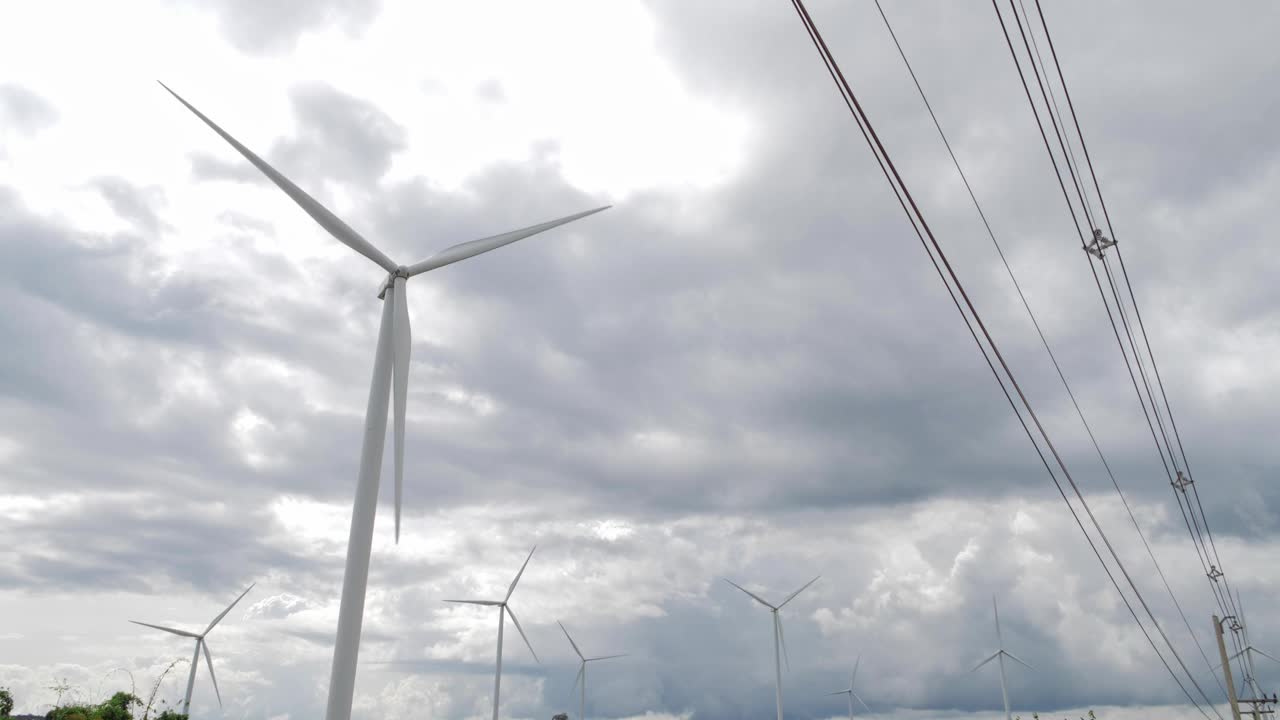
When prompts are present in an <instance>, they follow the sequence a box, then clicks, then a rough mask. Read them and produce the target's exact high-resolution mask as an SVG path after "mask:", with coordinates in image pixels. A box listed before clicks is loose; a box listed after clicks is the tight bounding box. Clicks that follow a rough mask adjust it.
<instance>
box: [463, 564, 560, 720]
mask: <svg viewBox="0 0 1280 720" xmlns="http://www.w3.org/2000/svg"><path fill="white" fill-rule="evenodd" d="M537 549H538V546H537V545H534V546H533V550H537ZM533 550H530V551H529V557H527V558H525V559H524V565H521V566H520V572H518V573H516V579H515V580H512V581H511V586H510V587H508V588H507V596H506V597H504V598H502V599H501V600H445V602H450V603H465V604H468V605H489V606H497V608H498V671H497V672H496V673H495V674H494V676H493V720H498V692H499V691H500V690H501V689H502V626H503V625H504V624H506V618H507V615H510V616H511V622H513V623H515V625H516V630H519V631H520V637H522V638H524V644H525V647H527V648H529V653H530V654H532V655H533V659H534V660H538V653H536V652H534V651H533V646H532V645H530V644H529V638H528V636H527V635H525V634H524V628H522V627H520V621H519V620H517V619H516V614H515V612H514V611H513V610H512V609H511V606H510V605H509V604H508V603H509V602H510V600H511V593H513V592H515V591H516V583H518V582H520V576H521V575H523V574H524V569H525V568H526V567H528V565H529V560H530V559H531V558H532V557H533ZM538 662H542V661H541V660H538Z"/></svg>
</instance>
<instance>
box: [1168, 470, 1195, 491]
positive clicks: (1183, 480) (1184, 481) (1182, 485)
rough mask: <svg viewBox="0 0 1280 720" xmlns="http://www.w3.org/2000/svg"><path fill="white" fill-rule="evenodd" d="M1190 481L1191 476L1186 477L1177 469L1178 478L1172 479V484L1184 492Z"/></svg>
mask: <svg viewBox="0 0 1280 720" xmlns="http://www.w3.org/2000/svg"><path fill="white" fill-rule="evenodd" d="M1191 483H1192V480H1191V478H1189V477H1187V476H1186V475H1183V474H1182V471H1181V470H1179V471H1178V478H1177V479H1176V480H1174V481H1173V486H1174V487H1175V488H1177V489H1179V490H1181V491H1182V492H1184V493H1185V492H1186V491H1187V486H1188V485H1190V484H1191Z"/></svg>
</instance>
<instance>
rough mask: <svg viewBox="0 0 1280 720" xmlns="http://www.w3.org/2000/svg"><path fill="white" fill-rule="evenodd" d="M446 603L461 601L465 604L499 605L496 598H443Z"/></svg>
mask: <svg viewBox="0 0 1280 720" xmlns="http://www.w3.org/2000/svg"><path fill="white" fill-rule="evenodd" d="M444 602H448V603H463V604H465V605H501V604H502V603H501V602H500V601H498V600H445V601H444Z"/></svg>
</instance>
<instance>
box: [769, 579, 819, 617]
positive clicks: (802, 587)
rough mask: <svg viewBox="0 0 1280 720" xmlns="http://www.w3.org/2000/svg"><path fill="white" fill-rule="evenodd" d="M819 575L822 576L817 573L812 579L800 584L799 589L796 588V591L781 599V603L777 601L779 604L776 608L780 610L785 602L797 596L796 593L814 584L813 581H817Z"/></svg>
mask: <svg viewBox="0 0 1280 720" xmlns="http://www.w3.org/2000/svg"><path fill="white" fill-rule="evenodd" d="M820 577H822V576H821V575H819V576H818V577H816V578H814V579H812V580H810V581H809V582H807V583H805V584H804V585H802V586H800V589H799V590H797V591H795V592H793V593H791V594H790V595H788V596H787V599H786V600H783V601H782V602H781V603H779V604H778V609H779V610H781V609H782V606H783V605H786V604H787V603H789V602H791V601H792V600H793V599H794V598H795V596H797V595H799V594H800V593H802V592H804V591H805V589H806V588H808V587H809V586H810V585H812V584H814V583H816V582H818V578H820Z"/></svg>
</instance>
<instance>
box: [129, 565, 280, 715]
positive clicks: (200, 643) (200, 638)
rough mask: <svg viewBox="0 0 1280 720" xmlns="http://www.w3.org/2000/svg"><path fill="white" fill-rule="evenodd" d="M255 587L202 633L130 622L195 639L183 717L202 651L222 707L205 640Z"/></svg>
mask: <svg viewBox="0 0 1280 720" xmlns="http://www.w3.org/2000/svg"><path fill="white" fill-rule="evenodd" d="M253 585H257V583H253ZM253 585H250V586H249V587H247V588H245V590H244V592H242V593H240V597H238V598H236V599H235V600H232V601H231V604H230V605H228V606H227V609H226V610H223V611H222V612H220V613H218V617H216V618H214V619H213V622H211V623H209V627H207V628H205V629H204V632H202V633H193V632H187V631H186V630H178V629H176V628H171V627H165V626H163V625H152V624H151V623H144V622H139V621H137V620H130V621H129V622H131V623H133V624H134V625H145V626H146V627H149V628H155V629H157V630H163V631H165V632H167V633H173V634H174V635H181V636H182V637H189V638H195V641H196V649H195V652H194V653H193V654H192V655H191V674H190V675H188V676H187V694H186V696H185V697H183V698H182V714H183V715H187V714H189V713H190V710H191V690H192V688H194V687H195V685H196V669H197V668H198V667H199V666H200V653H201V652H202V651H203V652H204V662H205V665H208V666H209V679H210V680H212V681H213V692H214V693H215V694H217V696H218V707H222V691H220V690H218V677H217V676H216V675H214V674H213V657H212V656H211V655H210V654H209V643H207V642H205V639H204V638H205V636H206V635H208V634H209V631H210V630H213V627H214V626H215V625H217V624H218V623H219V622H221V621H222V618H224V617H226V616H227V613H229V612H231V608H233V607H235V606H236V603H238V602H240V600H241V598H243V597H244V596H245V595H248V594H249V591H250V590H252V589H253Z"/></svg>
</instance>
